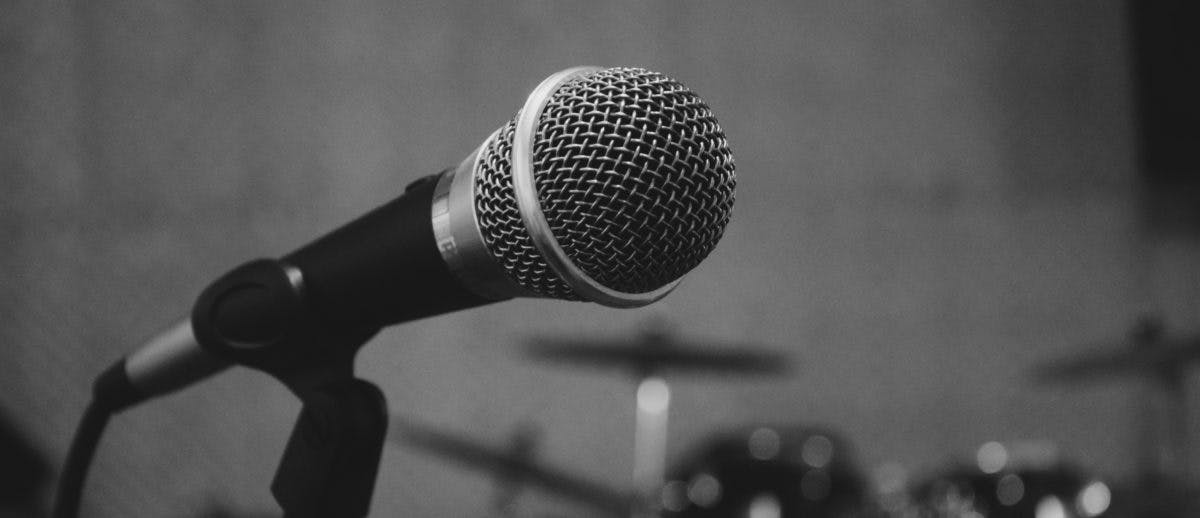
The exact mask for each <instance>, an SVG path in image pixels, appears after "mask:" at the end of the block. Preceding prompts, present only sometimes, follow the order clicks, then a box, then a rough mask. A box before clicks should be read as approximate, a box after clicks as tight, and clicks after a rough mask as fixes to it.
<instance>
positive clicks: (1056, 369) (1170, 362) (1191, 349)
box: [1032, 338, 1200, 383]
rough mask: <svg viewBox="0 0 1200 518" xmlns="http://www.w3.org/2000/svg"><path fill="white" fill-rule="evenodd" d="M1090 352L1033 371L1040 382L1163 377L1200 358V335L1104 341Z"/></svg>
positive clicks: (1047, 363)
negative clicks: (1178, 337)
mask: <svg viewBox="0 0 1200 518" xmlns="http://www.w3.org/2000/svg"><path fill="white" fill-rule="evenodd" d="M1092 349H1093V350H1092V351H1091V352H1085V353H1082V354H1076V355H1073V356H1069V357H1065V358H1059V359H1056V360H1051V361H1048V362H1044V363H1042V364H1041V365H1038V366H1037V367H1035V368H1034V369H1033V371H1032V374H1033V379H1034V380H1035V381H1037V382H1039V383H1060V382H1076V381H1087V380H1093V379H1100V378H1109V377H1120V376H1148V377H1153V378H1162V377H1163V376H1164V375H1167V374H1169V373H1170V372H1171V371H1177V370H1179V369H1182V368H1185V367H1187V366H1188V365H1189V364H1191V363H1195V362H1197V361H1200V338H1188V339H1174V340H1160V341H1156V342H1153V343H1137V342H1136V341H1130V342H1126V343H1124V344H1116V345H1114V344H1105V345H1103V346H1097V347H1093V348H1092Z"/></svg>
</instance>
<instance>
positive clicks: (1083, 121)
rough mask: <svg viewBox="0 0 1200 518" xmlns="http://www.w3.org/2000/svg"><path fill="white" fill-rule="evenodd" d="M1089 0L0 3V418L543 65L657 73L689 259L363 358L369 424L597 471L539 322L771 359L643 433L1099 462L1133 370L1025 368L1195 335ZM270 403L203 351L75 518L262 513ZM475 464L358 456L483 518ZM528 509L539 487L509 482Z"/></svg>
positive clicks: (344, 211)
mask: <svg viewBox="0 0 1200 518" xmlns="http://www.w3.org/2000/svg"><path fill="white" fill-rule="evenodd" d="M1122 7H1123V4H1121V3H1119V2H1115V1H1110V2H1085V1H1078V2H1058V3H1053V4H1047V3H1044V2H1029V1H1026V2H1005V3H1003V4H995V3H989V2H904V3H877V2H858V1H854V2H845V1H828V2H810V3H791V2H779V3H765V2H762V3H760V2H753V3H743V2H657V3H650V2H615V3H565V2H562V3H560V2H520V3H482V2H481V3H474V2H471V3H468V2H454V3H449V4H446V3H440V2H436V3H435V2H430V3H422V4H417V3H413V4H401V3H397V2H383V1H379V2H354V3H346V4H338V5H326V4H324V3H318V2H231V1H222V2H132V1H105V2H89V3H79V4H75V3H70V2H31V1H17V2H7V3H5V4H3V5H2V6H0V243H3V245H4V248H3V251H2V252H0V286H3V289H2V293H3V296H2V297H0V407H3V408H5V409H6V410H8V411H9V413H11V414H13V415H15V416H17V418H18V420H19V421H20V424H21V425H22V426H24V427H25V428H26V429H28V430H30V431H31V432H32V433H33V434H34V435H35V437H36V438H37V440H38V441H39V443H40V444H41V445H43V446H44V448H45V449H46V451H47V452H48V453H50V454H52V455H53V457H54V459H55V462H56V463H57V462H60V461H61V458H62V455H63V454H64V452H65V449H66V445H67V442H68V440H69V434H70V430H71V429H72V427H73V426H74V423H75V421H76V419H77V418H78V415H79V413H80V412H81V411H82V408H83V405H84V403H85V401H86V398H87V393H88V386H89V383H90V379H91V377H92V376H93V375H94V374H95V373H98V372H99V371H100V370H101V369H102V368H103V367H105V366H106V365H107V364H108V363H109V362H111V361H112V360H113V359H115V358H117V357H118V356H119V355H120V354H122V353H123V352H125V351H126V350H128V349H129V348H130V347H132V346H133V345H134V344H136V343H138V342H139V341H140V340H142V339H143V338H145V337H146V336H148V335H149V334H150V333H152V332H155V331H156V330H158V329H159V328H161V327H162V326H163V325H165V324H166V323H168V322H170V321H171V320H173V319H175V318H177V317H179V316H180V315H182V314H183V313H184V312H185V311H186V310H187V308H188V307H189V306H190V304H191V301H192V300H193V297H194V296H195V294H196V293H197V292H198V291H199V290H200V289H201V288H202V287H203V286H204V285H205V284H206V282H207V281H208V280H209V279H211V278H213V277H214V276H216V275H218V274H220V273H221V272H223V271H225V270H226V269H228V268H230V267H232V266H234V265H236V264H238V263H239V262H241V261H243V260H245V259H249V258H253V257H259V256H270V255H279V254H282V253H285V252H287V251H288V250H290V249H292V248H294V247H295V246H297V245H299V244H302V243H304V242H306V241H307V240H308V239H310V238H312V237H314V236H315V235H317V234H318V233H320V232H322V231H325V230H327V229H330V228H333V227H334V226H336V225H338V224H340V223H342V222H344V221H346V220H348V219H350V218H351V217H353V216H355V215H357V214H359V213H361V212H362V211H363V210H365V209H366V208H368V207H370V206H373V205H375V204H379V203H381V202H383V201H385V200H387V199H389V198H390V197H392V196H394V195H396V194H397V193H398V192H400V190H401V189H402V188H403V186H404V185H405V184H406V183H407V182H409V181H410V180H412V179H414V178H416V177H417V176H419V175H424V174H429V173H433V172H436V171H438V170H440V169H442V168H444V167H446V166H449V165H453V164H456V163H457V162H458V161H459V160H461V158H462V157H463V156H465V155H466V154H467V153H468V152H470V151H471V150H472V149H473V148H474V147H475V146H476V145H477V144H478V143H479V142H480V141H481V140H482V139H483V138H484V137H486V136H487V135H488V134H489V133H490V132H491V131H492V130H493V129H494V128H496V127H497V126H498V125H500V124H501V123H503V122H504V121H505V120H507V119H508V118H509V117H510V116H511V115H512V114H513V113H514V112H515V111H516V109H517V108H518V107H519V105H520V103H521V102H522V101H523V99H524V96H525V95H526V94H527V92H528V91H529V89H531V88H532V87H533V86H534V85H535V84H537V82H538V81H540V80H541V79H542V78H543V77H545V76H546V75H548V74H550V73H552V72H554V71H556V70H559V69H561V68H565V67H568V66H574V65H580V64H601V65H640V66H645V67H648V68H652V69H655V70H661V71H664V72H666V73H668V74H670V75H673V76H674V77H676V78H678V79H680V80H682V81H683V82H684V83H686V84H688V85H689V86H691V87H692V88H694V89H695V90H697V91H698V92H699V93H700V94H701V95H702V96H704V97H705V99H707V100H708V101H709V103H710V104H711V105H712V107H713V109H714V110H715V111H716V113H717V114H718V116H719V117H720V120H721V122H722V125H723V126H724V128H725V130H726V132H727V134H728V136H729V139H730V141H731V144H732V147H733V149H734V153H735V156H736V160H737V165H738V175H739V190H738V201H737V206H736V210H735V217H734V221H733V223H732V224H731V226H730V228H729V230H728V232H727V234H726V237H725V239H724V241H723V242H722V243H721V245H720V247H718V249H717V251H716V252H715V253H714V254H713V255H712V256H711V257H710V258H709V259H708V260H707V261H706V262H705V263H704V264H703V265H702V266H701V267H700V268H698V269H697V270H696V271H695V272H693V273H692V274H691V275H690V276H689V277H688V278H687V280H686V281H685V282H684V284H683V285H682V287H681V288H680V289H679V290H678V291H677V292H676V293H675V294H673V295H672V296H671V297H670V298H668V299H667V300H665V301H663V302H662V303H659V304H656V305H654V306H650V307H648V308H645V309H641V310H608V309H601V308H598V307H595V306H592V305H581V304H571V303H560V302H546V301H513V302H506V303H503V304H499V305H495V306H492V307H487V308H483V309H478V310H473V311H469V312H463V313H459V314H453V315H446V316H443V317H439V318H434V319H429V320H426V321H422V322H417V323H412V324H410V325H405V326H402V327H398V328H395V329H390V330H387V331H385V332H384V333H383V334H381V336H379V337H378V338H377V339H376V340H375V341H374V342H373V343H372V345H370V346H369V347H367V348H366V349H364V350H363V352H362V354H361V356H360V363H359V365H360V370H361V373H362V375H363V376H364V377H366V378H368V379H371V380H374V381H375V382H377V383H378V384H379V385H380V386H381V387H382V388H383V389H384V391H385V392H386V394H387V396H388V398H389V400H390V404H391V407H392V408H393V409H394V410H395V411H396V412H397V413H398V414H400V415H403V416H406V417H409V418H412V419H416V420H419V421H421V422H425V423H430V424H433V425H436V426H440V427H444V428H446V429H448V430H456V431H459V432H462V433H463V434H469V435H472V436H475V437H479V438H480V439H481V440H485V441H490V442H493V443H496V444H502V443H503V442H504V441H505V440H506V437H507V436H508V434H509V433H510V432H511V431H512V430H513V429H515V428H516V427H518V426H520V425H521V424H522V423H525V422H532V423H536V424H537V425H538V426H540V427H541V428H542V430H543V432H544V436H543V437H544V440H543V442H542V444H541V448H540V452H539V455H540V457H541V458H542V459H544V460H545V461H547V462H550V463H554V464H558V465H565V466H571V467H573V468H574V469H576V470H578V471H580V472H581V473H582V474H586V475H588V476H590V477H592V478H595V479H599V480H604V481H608V482H610V483H612V484H613V485H626V484H627V481H628V478H629V475H628V474H629V472H630V470H631V469H632V461H631V458H630V457H631V445H630V441H629V439H630V438H631V436H632V408H631V405H630V403H631V396H632V387H630V385H629V383H628V380H626V379H624V378H622V377H620V376H617V375H615V374H605V373H600V372H582V371H572V370H560V369H557V368H551V367H548V366H545V365H538V364H533V363H530V362H528V361H526V360H523V359H522V358H521V357H520V354H519V350H520V348H519V346H520V344H521V343H522V341H523V340H525V339H526V338H529V337H532V336H539V335H542V334H546V333H557V334H567V333H578V334H580V335H605V336H611V335H620V334H622V333H630V332H633V330H634V329H635V328H636V327H637V326H639V325H641V324H643V323H645V322H647V321H649V320H652V319H655V318H663V319H666V320H667V321H669V322H671V323H673V324H674V325H676V326H677V327H678V328H679V329H681V330H683V331H685V332H686V333H687V334H688V335H689V336H694V337H703V338H711V339H718V340H736V341H741V342H753V343H760V344H767V345H771V346H774V347H777V348H780V349H784V350H786V351H789V352H790V353H791V354H793V355H794V357H795V360H796V362H797V364H798V366H799V369H798V370H797V372H796V374H795V375H794V376H793V377H791V378H789V379H786V380H778V381H763V380H759V381H753V382H736V381H720V382H713V381H709V380H704V379H702V378H683V379H680V380H679V381H678V383H677V384H676V385H675V388H676V390H675V403H676V406H675V408H674V414H673V418H674V422H673V428H672V432H671V440H672V443H671V444H672V452H673V454H674V455H678V454H679V453H680V452H681V451H682V450H684V449H685V448H686V447H687V446H688V445H690V444H694V443H695V442H697V441H699V440H700V439H702V438H704V437H706V436H708V435H709V434H711V433H712V432H714V431H716V430H718V429H721V428H723V427H728V426H739V425H742V424H746V423H751V422H761V421H771V422H791V423H827V424H829V425H832V426H834V427H836V428H838V429H841V430H843V431H844V432H845V434H846V435H847V437H848V438H849V439H850V440H851V441H852V442H853V443H854V445H855V446H856V448H857V452H858V454H859V457H860V460H861V461H862V463H863V464H864V466H876V465H879V464H882V463H887V462H898V463H901V464H902V465H904V466H906V467H907V468H909V469H911V470H914V471H915V472H918V473H920V472H924V471H927V470H931V469H936V468H937V467H939V466H944V465H946V464H947V463H948V462H951V461H952V460H954V459H968V458H969V456H970V455H971V454H972V452H973V450H974V448H975V447H976V446H977V445H978V444H980V443H982V442H984V441H988V440H994V439H1000V440H1005V439H1041V438H1044V439H1049V440H1052V441H1055V442H1057V443H1058V444H1059V445H1060V447H1061V449H1062V451H1063V453H1064V454H1065V455H1066V456H1068V457H1071V458H1074V459H1077V460H1079V461H1080V462H1081V463H1082V464H1084V465H1086V466H1088V467H1091V468H1094V469H1097V470H1100V471H1103V472H1107V473H1113V474H1118V475H1120V474H1127V473H1129V471H1130V470H1131V468H1132V466H1131V463H1132V461H1133V455H1132V453H1131V450H1130V447H1131V443H1132V442H1133V441H1134V439H1135V434H1134V429H1133V427H1132V425H1131V423H1130V418H1131V416H1132V410H1133V405H1134V404H1135V403H1136V399H1135V396H1136V390H1135V389H1136V384H1133V383H1120V384H1109V385H1097V386H1092V387H1088V388H1080V389H1069V388H1056V389H1051V390H1042V389H1036V388H1034V387H1032V386H1030V385H1029V384H1028V383H1027V381H1026V375H1027V369H1028V368H1029V367H1031V366H1032V365H1034V364H1035V363H1037V362H1038V361H1039V360H1042V359H1047V358H1053V357H1058V356H1061V355H1063V354H1068V353H1070V352H1071V351H1077V350H1080V344H1081V343H1083V342H1085V341H1089V340H1104V339H1116V338H1119V337H1120V336H1122V335H1123V334H1124V332H1125V330H1126V328H1127V326H1128V325H1129V324H1130V323H1131V321H1132V319H1133V317H1134V316H1136V315H1137V314H1138V313H1139V312H1142V311H1151V310H1153V311H1159V312H1161V313H1162V314H1164V315H1165V316H1166V318H1167V322H1168V324H1169V325H1171V326H1173V329H1175V330H1181V331H1186V330H1193V329H1195V327H1196V325H1195V321H1196V317H1197V316H1200V315H1198V314H1197V310H1196V307H1197V302H1200V283H1198V282H1197V281H1200V267H1197V266H1196V264H1197V262H1196V261H1195V259H1196V257H1197V255H1198V254H1197V252H1196V245H1195V243H1194V242H1191V241H1188V240H1186V239H1176V240H1174V241H1171V242H1162V241H1158V240H1151V239H1149V238H1146V237H1144V236H1146V235H1147V234H1146V233H1145V232H1144V231H1143V229H1142V228H1141V221H1142V218H1141V214H1142V211H1141V209H1140V207H1139V197H1138V196H1137V193H1138V189H1139V182H1138V179H1137V176H1136V175H1137V172H1136V162H1135V157H1134V154H1133V142H1134V139H1133V135H1134V134H1133V121H1134V116H1133V112H1132V103H1131V100H1130V82H1129V78H1128V69H1129V64H1128V59H1127V54H1128V49H1127V45H1126V32H1127V28H1126V26H1125V19H1124V14H1123V8H1122ZM297 409H298V404H297V403H295V402H294V401H293V400H292V398H291V396H290V395H289V394H288V393H286V392H285V391H284V390H283V389H282V388H281V387H279V386H277V384H276V383H275V382H273V381H272V380H270V379H266V378H265V376H262V375H258V374H255V373H252V372H249V371H246V370H238V371H235V372H231V373H228V374H226V375H224V376H222V377H220V378H217V379H215V380H212V381H210V382H208V383H206V384H204V385H201V386H197V387H194V388H192V389H190V390H188V391H186V392H184V393H181V394H179V395H177V396H174V397H171V398H170V399H166V400H162V401H159V402H156V403H154V404H152V405H147V406H145V407H139V408H137V409H135V410H133V411H130V412H128V413H127V414H124V415H121V416H120V417H119V418H117V419H116V420H115V421H114V422H113V424H112V427H111V429H110V432H109V435H108V436H107V437H106V440H105V442H104V444H103V447H102V450H101V452H100V455H99V458H98V460H97V464H96V465H95V468H94V472H93V476H92V478H91V483H90V485H89V487H88V496H87V498H86V500H85V511H86V512H87V514H88V515H89V516H114V517H115V516H198V515H199V513H200V511H199V509H202V508H204V507H205V506H208V505H210V504H213V503H215V502H222V503H224V505H226V506H227V507H230V508H235V509H242V510H246V509H250V510H254V509H259V510H269V509H272V508H273V507H272V505H273V504H272V500H271V497H270V494H269V492H268V489H267V488H268V483H269V480H270V476H271V473H272V472H273V470H274V465H275V462H276V460H277V459H278V457H279V454H280V453H281V451H282V448H283V444H284V440H285V438H286V435H287V433H288V431H289V429H290V427H291V422H292V420H293V416H294V415H295V413H296V411H297ZM491 491H492V490H491V479H490V478H488V477H486V476H482V475H478V474H475V473H471V472H468V471H465V470H463V469H461V468H458V467H455V466H450V465H446V464H444V463H443V462H441V461H439V460H436V459H433V458H431V457H428V456H426V455H422V454H418V453H415V452H413V451H410V450H406V449H401V448H395V447H389V448H388V449H387V450H386V452H385V455H384V458H383V465H382V472H381V474H380V479H379V485H378V490H377V496H376V498H375V504H374V510H375V513H374V515H376V516H392V515H397V514H404V515H407V516H431V517H432V516H471V515H476V516H477V515H482V514H485V513H486V512H487V506H488V504H489V501H490V499H491V494H492V493H491ZM521 509H522V510H523V511H528V512H532V513H544V512H547V511H552V510H556V509H557V510H568V509H572V508H571V507H570V506H569V505H568V504H567V503H565V502H562V501H559V500H556V499H553V498H546V497H542V496H539V495H529V496H527V497H525V498H524V499H523V500H522V502H521Z"/></svg>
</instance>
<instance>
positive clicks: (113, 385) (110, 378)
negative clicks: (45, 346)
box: [53, 359, 146, 518]
mask: <svg viewBox="0 0 1200 518" xmlns="http://www.w3.org/2000/svg"><path fill="white" fill-rule="evenodd" d="M145 397H146V396H145V395H144V394H142V392H141V391H140V390H138V389H137V387H135V386H133V384H132V383H130V381H129V376H127V375H126V374H125V360H124V359H121V360H119V361H117V362H116V363H114V364H112V365H110V366H109V367H108V369H105V370H104V372H102V373H101V374H100V376H98V377H97V378H96V383H95V384H93V385H92V401H91V402H90V403H88V406H87V409H86V410H84V411H83V419H80V420H79V426H78V427H77V428H75V438H74V439H73V440H72V441H71V449H70V450H68V451H67V461H66V463H65V464H64V465H63V471H62V476H61V477H59V479H58V492H57V493H56V494H55V495H54V514H53V516H54V518H75V517H76V516H79V503H80V501H81V500H82V498H83V483H84V481H85V480H86V479H87V473H88V468H89V467H91V465H92V458H93V457H95V456H96V447H97V446H99V444H100V437H101V436H103V435H104V428H105V426H107V425H108V419H109V418H110V417H112V415H113V414H115V413H117V412H120V411H121V410H124V409H125V408H127V407H129V406H131V405H135V404H137V403H139V402H141V401H142V400H144V399H145Z"/></svg>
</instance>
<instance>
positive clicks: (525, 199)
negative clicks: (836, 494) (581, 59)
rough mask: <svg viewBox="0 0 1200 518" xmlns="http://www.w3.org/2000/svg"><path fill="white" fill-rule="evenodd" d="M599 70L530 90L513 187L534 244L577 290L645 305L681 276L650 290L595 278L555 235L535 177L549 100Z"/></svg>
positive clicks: (596, 298)
mask: <svg viewBox="0 0 1200 518" xmlns="http://www.w3.org/2000/svg"><path fill="white" fill-rule="evenodd" d="M597 70H601V68H598V67H578V68H569V69H566V70H563V71H561V72H558V73H557V74H554V75H552V76H550V77H547V78H546V80H545V81H542V83H541V84H539V85H538V86H537V88H535V89H534V90H533V93H531V94H529V98H528V99H526V101H525V106H524V107H522V108H521V115H520V117H519V118H518V119H517V127H516V131H515V133H514V134H513V147H512V157H511V160H510V163H511V164H512V175H513V191H514V193H515V194H516V198H517V210H518V211H519V212H520V213H521V220H522V221H523V222H524V223H525V230H526V231H528V232H529V237H530V238H531V239H532V241H533V244H534V246H536V247H537V249H538V251H539V252H541V253H542V256H543V257H545V259H546V263H547V264H549V265H550V268H552V269H553V270H554V271H555V272H556V273H558V275H559V276H560V277H562V279H563V280H564V281H566V283H567V284H569V285H570V286H571V288H572V289H574V290H575V293H576V294H578V295H579V296H580V297H582V298H584V299H586V300H590V301H592V302H597V303H599V304H603V305H605V306H612V307H618V308H631V307H637V306H644V305H646V304H649V303H651V302H654V301H656V300H658V299H661V298H663V297H664V296H666V294H667V293H670V292H671V290H673V289H675V286H677V285H678V284H679V280H675V281H673V282H670V283H668V284H667V285H665V286H662V287H660V288H658V289H656V290H653V291H648V292H646V293H624V292H621V291H617V290H614V289H612V288H609V287H608V286H605V285H603V284H600V283H599V282H597V281H596V280H595V279H593V278H591V276H589V275H588V274H587V273H586V272H584V271H583V270H582V269H580V268H579V267H578V266H576V265H575V263H574V262H573V261H571V258H570V257H567V254H566V252H565V251H563V248H562V246H561V245H559V243H558V239H557V238H555V237H554V233H553V231H552V230H551V228H550V223H549V222H548V221H546V215H545V214H543V213H542V207H541V202H540V201H539V200H538V192H537V184H536V183H535V182H534V178H533V141H534V138H535V137H536V135H537V125H538V119H540V118H541V116H542V110H544V109H545V108H546V103H548V102H549V101H550V97H551V96H552V95H553V94H554V92H555V91H556V90H558V88H559V87H560V86H562V85H563V84H564V83H566V82H567V81H569V80H571V79H572V78H574V77H576V76H579V75H581V74H587V73H591V72H595V71H597Z"/></svg>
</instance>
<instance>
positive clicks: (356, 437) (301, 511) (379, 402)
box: [192, 259, 388, 518]
mask: <svg viewBox="0 0 1200 518" xmlns="http://www.w3.org/2000/svg"><path fill="white" fill-rule="evenodd" d="M307 289H308V288H307V287H306V286H305V285H304V281H303V277H302V276H301V275H300V271H299V270H298V269H296V268H294V267H292V266H290V265H288V264H286V263H284V262H282V261H278V260H274V259H259V260H255V261H251V262H248V263H246V264H244V265H242V266H239V267H237V268H235V269H233V270H232V271H230V272H229V273H227V274H225V275H224V276H222V277H221V278H220V279H217V281H216V282H214V283H212V284H211V285H209V287H208V288H206V289H205V290H204V291H203V292H202V293H201V294H200V297H199V298H198V299H197V301H196V305H195V307H194V308H193V309H192V326H193V331H194V332H195V336H196V340H197V342H198V343H199V344H200V345H201V347H203V348H205V349H206V350H208V351H209V352H211V353H212V354H214V355H216V356H218V357H221V358H224V359H226V360H228V361H230V362H233V363H237V364H241V365H245V366H248V367H251V368H254V369H257V370H260V371H263V372H265V373H267V374H270V375H271V376H273V377H275V378H276V379H278V380H279V381H281V382H282V383H283V384H284V385H286V386H287V387H288V389H289V390H291V392H292V393H293V394H295V395H296V397H298V398H299V399H300V401H301V403H303V407H302V409H301V411H300V415H299V417H298V418H297V420H296V424H295V426H294V428H293V429H292V434H291V437H290V438H289V439H288V443H287V447H286V449H285V450H284V453H283V458H282V460H281V461H280V463H279V467H278V468H277V470H276V472H275V478H274V480H273V481H272V483H271V493H272V494H273V495H274V497H275V500H276V501H277V502H278V503H279V505H280V507H281V508H282V509H283V511H284V515H285V516H287V517H290V518H304V517H318V516H347V517H360V516H366V515H367V512H368V510H369V509H370V504H371V496H372V493H373V491H374V487H375V478H376V475H377V474H378V472H379V458H380V453H381V452H382V450H383V442H384V438H385V435H386V433H387V418H388V415H387V403H386V401H385V399H384V395H383V393H382V392H381V391H380V390H379V388H378V387H376V386H375V385H373V384H371V383H370V382H367V381H365V380H361V379H358V378H356V377H355V375H354V357H355V355H356V354H357V353H358V350H359V348H361V347H362V345H363V344H365V343H366V342H367V341H368V340H370V339H371V338H372V337H373V336H375V334H376V333H378V332H379V330H380V326H378V325H374V324H371V323H364V322H357V321H346V320H345V318H344V317H335V316H331V315H334V314H335V312H332V311H322V310H321V308H318V307H316V305H315V304H314V303H312V301H311V300H309V299H308V298H307V297H306V292H307Z"/></svg>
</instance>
